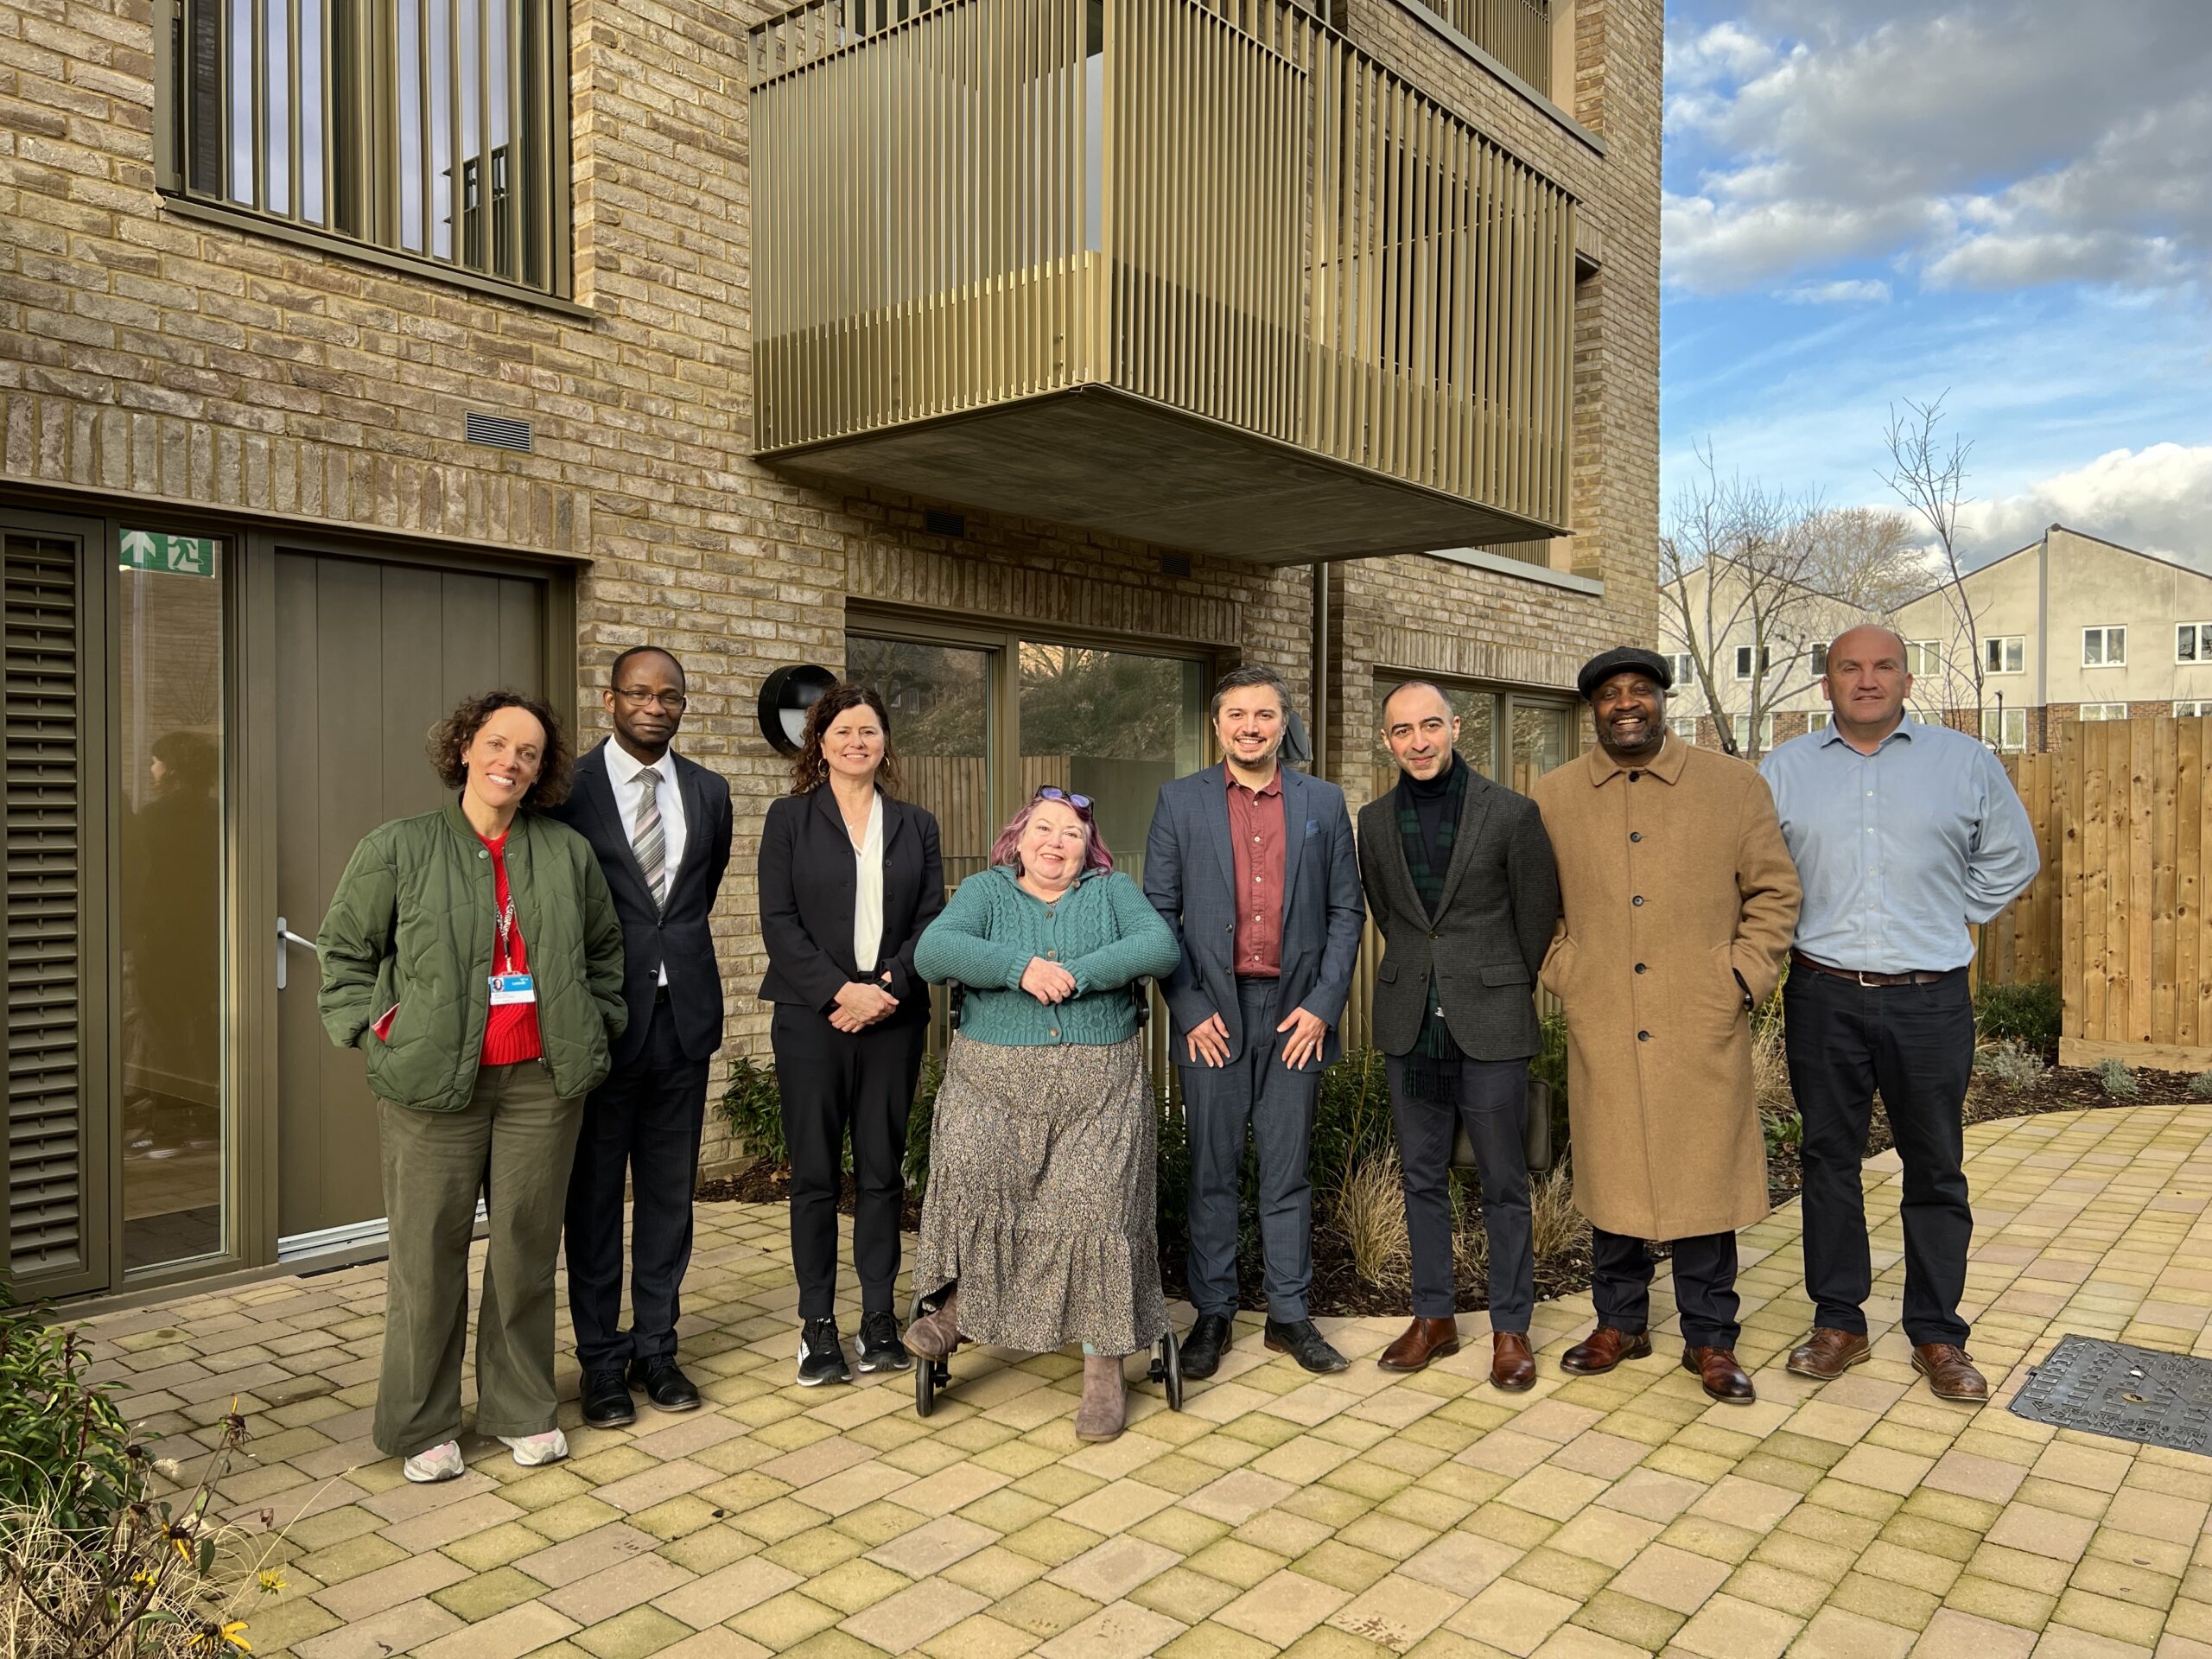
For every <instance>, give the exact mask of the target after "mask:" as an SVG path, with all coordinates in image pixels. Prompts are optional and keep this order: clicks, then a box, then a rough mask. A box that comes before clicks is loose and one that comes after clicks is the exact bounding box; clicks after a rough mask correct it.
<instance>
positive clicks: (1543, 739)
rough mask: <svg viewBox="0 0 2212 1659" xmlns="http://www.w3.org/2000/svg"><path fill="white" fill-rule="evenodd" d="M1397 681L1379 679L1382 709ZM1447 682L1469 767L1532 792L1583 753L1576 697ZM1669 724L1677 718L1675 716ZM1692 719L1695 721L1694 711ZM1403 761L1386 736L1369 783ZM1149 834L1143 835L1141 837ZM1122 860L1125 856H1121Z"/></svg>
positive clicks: (1380, 783)
mask: <svg viewBox="0 0 2212 1659" xmlns="http://www.w3.org/2000/svg"><path fill="white" fill-rule="evenodd" d="M1392 683H1395V681H1394V679H1393V680H1383V681H1380V682H1378V683H1377V685H1376V700H1377V708H1376V712H1377V713H1378V714H1379V713H1380V712H1381V707H1380V703H1381V698H1382V696H1383V693H1384V692H1385V691H1388V690H1389V688H1390V686H1391V684H1392ZM1444 699H1445V701H1446V702H1449V703H1450V704H1451V705H1452V713H1453V714H1454V715H1458V716H1459V745H1458V747H1459V753H1460V754H1461V755H1462V756H1464V757H1465V760H1466V762H1467V764H1468V765H1469V766H1472V767H1473V768H1474V769H1475V770H1476V771H1477V772H1480V773H1482V775H1483V776H1484V777H1485V778H1488V779H1491V780H1492V781H1493V782H1496V783H1501V784H1503V785H1507V786H1508V787H1509V788H1511V789H1516V790H1518V791H1521V792H1522V794H1524V795H1525V794H1527V793H1528V792H1529V789H1530V788H1531V787H1532V786H1533V785H1535V781H1536V779H1539V778H1541V777H1542V776H1543V775H1544V774H1545V773H1546V772H1549V771H1550V770H1551V769H1552V768H1553V767H1554V766H1564V765H1565V764H1566V763H1567V761H1569V760H1573V759H1574V757H1575V755H1576V753H1578V752H1579V749H1580V739H1581V731H1582V705H1581V704H1580V703H1579V702H1574V701H1573V700H1572V699H1562V698H1557V697H1538V696H1528V695H1526V694H1523V693H1520V692H1507V691H1495V690H1490V689H1489V688H1488V687H1484V686H1468V685H1454V684H1452V683H1451V682H1449V681H1446V682H1444ZM1672 723H1673V722H1671V721H1669V725H1671V724H1672ZM1691 724H1692V725H1695V724H1696V720H1695V717H1694V716H1693V717H1692V719H1691ZM1398 777H1399V772H1398V763H1397V761H1396V760H1395V759H1394V758H1393V757H1392V755H1391V753H1390V748H1389V745H1388V744H1387V743H1385V742H1383V740H1382V739H1381V737H1380V736H1378V737H1377V738H1376V741H1375V760H1374V771H1373V772H1372V773H1371V775H1370V779H1369V784H1370V788H1371V789H1372V791H1373V792H1374V793H1375V794H1376V795H1381V794H1382V793H1383V791H1386V790H1391V789H1395V788H1396V787H1397V784H1398ZM1138 839H1139V840H1140V842H1141V840H1142V839H1143V838H1142V836H1139V838H1138ZM1115 856H1116V859H1119V857H1120V856H1121V855H1120V854H1119V853H1118V852H1116V855H1115Z"/></svg>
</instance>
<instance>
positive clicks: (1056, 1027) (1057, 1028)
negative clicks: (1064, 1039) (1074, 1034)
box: [1052, 1026, 1060, 1037]
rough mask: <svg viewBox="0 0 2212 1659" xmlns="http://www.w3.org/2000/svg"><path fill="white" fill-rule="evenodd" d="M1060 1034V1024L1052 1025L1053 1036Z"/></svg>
mask: <svg viewBox="0 0 2212 1659" xmlns="http://www.w3.org/2000/svg"><path fill="white" fill-rule="evenodd" d="M1059 1034H1060V1028H1059V1027H1058V1026H1054V1027H1052V1035H1053V1036H1055V1037H1057V1036H1058V1035H1059Z"/></svg>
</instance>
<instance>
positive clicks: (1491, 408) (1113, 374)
mask: <svg viewBox="0 0 2212 1659" xmlns="http://www.w3.org/2000/svg"><path fill="white" fill-rule="evenodd" d="M1515 3H1516V4H1518V3H1519V0H1515ZM880 12H881V7H880V4H879V5H877V6H876V7H875V14H874V15H878V16H880ZM752 73H753V83H754V85H753V135H754V152H753V154H754V166H755V178H754V182H755V196H754V202H755V216H756V227H757V230H758V238H757V241H756V245H755V246H756V259H757V261H758V264H757V266H756V275H757V303H758V306H759V311H758V317H759V321H760V330H759V334H758V335H757V338H756V350H757V352H758V353H759V357H760V365H761V397H760V414H759V419H760V428H759V436H760V447H761V448H762V450H763V451H764V452H774V451H777V450H781V449H788V448H798V447H800V446H803V445H807V444H812V443H818V442H830V441H835V440H837V439H841V438H847V437H851V436H854V435H859V434H863V433H868V432H871V431H876V430H880V429H884V428H887V427H892V426H896V425H899V424H901V423H907V422H912V421H918V420H925V419H928V418H931V417H933V416H941V415H945V414H950V413H956V412H959V411H963V410H976V409H981V408H986V407H988V406H991V405H993V404H1005V403H1011V402H1014V401H1017V400H1020V399H1022V398H1026V397H1035V396H1038V395H1039V394H1040V393H1044V392H1048V391H1058V390H1062V389H1065V388H1068V387H1071V386H1075V385H1083V384H1086V383H1087V384H1092V385H1104V386H1111V387H1114V388H1116V389H1118V390H1121V391H1125V392H1128V393H1131V394H1134V395H1135V396H1138V397H1145V398H1147V399H1150V400H1153V401H1154V402H1156V403H1159V404H1165V405H1167V406H1170V407H1173V408H1175V409H1179V410H1185V411H1187V412H1189V413H1191V414H1194V415H1198V416H1205V417H1207V418H1209V419H1211V420H1215V421H1218V422H1220V423H1224V425H1227V426H1230V427H1233V428H1236V429H1239V430H1242V431H1245V432H1249V433H1254V434H1258V435H1264V436H1267V437H1269V438H1274V439H1276V440H1279V441H1281V442H1288V443H1291V444H1294V445H1296V446H1298V447H1299V448H1303V449H1306V450H1307V451H1309V452H1311V453H1313V454H1319V455H1321V456H1325V457H1327V458H1329V459H1332V460H1335V461H1342V462H1345V463H1349V464H1351V465H1353V466H1357V467H1364V468H1368V469H1370V470H1372V471H1374V472H1376V473H1381V474H1387V475H1389V476H1391V477H1394V478H1396V479H1400V480H1404V481H1407V482H1408V483H1413V484H1416V485H1420V486H1425V487H1427V488H1430V489H1433V490H1437V491H1440V492H1444V493H1451V494H1454V495H1457V496H1459V497H1461V498H1463V499H1468V500H1473V501H1478V502H1481V503H1484V504H1485V505H1491V506H1495V507H1497V508H1499V509H1502V510H1503V511H1504V512H1510V513H1513V514H1515V515H1516V516H1518V517H1520V518H1523V519H1527V520H1530V521H1533V522H1535V523H1536V524H1552V525H1564V524H1566V523H1567V499H1568V493H1569V484H1568V424H1569V416H1570V405H1571V402H1572V391H1573V302H1574V262H1573V246H1574V240H1573V238H1574V226H1573V213H1574V204H1573V199H1572V198H1571V197H1570V196H1569V195H1568V194H1567V192H1566V191H1565V190H1564V189H1562V188H1560V186H1559V185H1558V184H1556V183H1555V182H1554V181H1551V180H1550V179H1548V178H1546V177H1545V176H1544V175H1541V174H1540V173H1539V172H1537V171H1536V170H1535V168H1532V167H1530V166H1529V165H1528V164H1527V163H1525V162H1521V161H1519V160H1518V159H1516V157H1514V156H1511V155H1510V154H1509V153H1507V152H1506V151H1505V150H1504V149H1502V148H1501V147H1500V146H1498V145H1497V143H1494V142H1492V141H1491V139H1490V138H1488V137H1485V136H1484V134H1483V133H1481V132H1480V131H1478V130H1477V129H1475V128H1474V127H1473V126H1471V125H1470V124H1468V123H1467V122H1466V121H1465V120H1464V119H1462V118H1459V116H1457V115H1455V114H1454V113H1452V111H1448V110H1446V109H1444V108H1443V107H1442V106H1441V105H1438V104H1437V103H1436V102H1435V101H1434V100H1433V99H1429V98H1427V97H1426V96H1424V95H1423V94H1422V93H1421V92H1420V91H1419V90H1418V89H1416V88H1415V87H1414V86H1410V85H1409V84H1408V83H1407V82H1405V81H1403V80H1402V79H1399V78H1398V77H1397V76H1395V74H1393V73H1390V72H1389V70H1388V69H1387V68H1385V67H1383V65H1381V64H1380V63H1378V62H1376V60H1373V59H1371V58H1369V57H1368V56H1367V55H1366V54H1363V53H1362V52H1360V51H1359V50H1358V49H1357V48H1355V47H1353V46H1352V45H1351V44H1350V43H1349V42H1348V41H1345V40H1344V37H1343V36H1341V35H1338V34H1337V33H1336V32H1335V31H1334V30H1332V29H1329V28H1328V27H1326V26H1325V24H1323V23H1322V22H1319V20H1318V19H1317V18H1316V17H1314V16H1313V14H1312V13H1311V12H1310V11H1308V10H1305V9H1304V8H1303V7H1301V6H1299V5H1296V4H1293V3H1290V0H1090V3H1086V0H944V3H939V4H936V5H934V6H932V7H931V8H929V9H928V10H918V11H917V12H916V13H915V14H914V15H912V16H908V17H906V18H905V19H904V20H903V21H896V22H890V23H888V24H877V23H875V22H874V21H873V18H872V16H871V12H870V8H869V6H868V5H866V4H863V3H862V0H822V3H819V4H817V5H814V6H808V7H802V8H800V9H799V10H797V11H794V12H791V13H788V14H785V16H781V17H779V18H777V19H775V20H773V21H772V22H767V23H765V24H762V25H760V27H759V28H758V29H755V30H754V31H753V58H752Z"/></svg>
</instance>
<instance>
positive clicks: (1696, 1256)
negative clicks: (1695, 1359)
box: [1590, 1227, 1743, 1348]
mask: <svg viewBox="0 0 2212 1659" xmlns="http://www.w3.org/2000/svg"><path fill="white" fill-rule="evenodd" d="M1590 1259H1591V1261H1590V1264H1591V1276H1590V1294H1591V1297H1592V1300H1595V1301H1596V1303H1597V1304H1598V1323H1599V1324H1600V1325H1611V1326H1612V1327H1613V1329H1614V1330H1616V1331H1625V1332H1628V1333H1629V1334H1630V1336H1633V1335H1635V1334H1636V1332H1639V1331H1641V1330H1643V1329H1644V1328H1645V1327H1646V1326H1648V1325H1649V1324H1650V1323H1651V1255H1650V1252H1649V1251H1648V1250H1646V1249H1644V1248H1643V1240H1642V1239H1640V1238H1630V1237H1628V1236H1626V1235H1624V1234H1621V1233H1609V1232H1607V1231H1606V1230H1605V1229H1604V1228H1602V1227H1592V1229H1591V1230H1590ZM1674 1266H1675V1310H1676V1312H1678V1313H1680V1314H1681V1325H1682V1346H1683V1347H1685V1348H1733V1347H1734V1346H1735V1345H1736V1338H1738V1337H1739V1336H1741V1335H1742V1334H1743V1326H1741V1325H1738V1324H1737V1323H1736V1314H1737V1311H1738V1308H1739V1307H1740V1306H1742V1304H1741V1302H1740V1300H1738V1297H1737V1295H1736V1235H1735V1234H1733V1233H1703V1234H1700V1235H1699V1236H1697V1237H1695V1238H1678V1239H1676V1240H1675V1242H1674Z"/></svg>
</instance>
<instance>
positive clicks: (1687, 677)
mask: <svg viewBox="0 0 2212 1659" xmlns="http://www.w3.org/2000/svg"><path fill="white" fill-rule="evenodd" d="M1667 662H1668V665H1669V667H1671V668H1672V669H1673V670H1674V671H1675V690H1677V691H1680V690H1686V689H1688V687H1690V686H1693V685H1695V684H1696V683H1697V658H1694V657H1693V656H1692V655H1690V653H1689V652H1687V651H1677V652H1673V653H1671V654H1670V655H1669V657H1668V658H1667Z"/></svg>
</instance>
